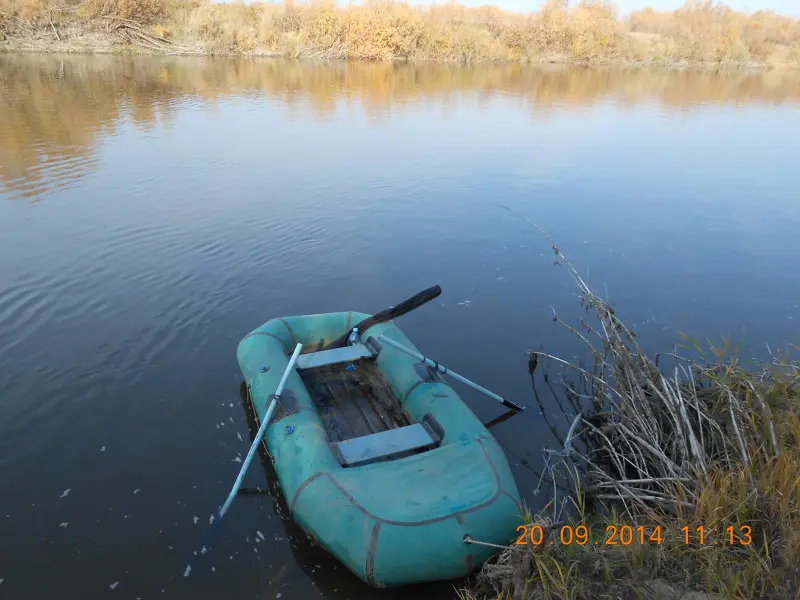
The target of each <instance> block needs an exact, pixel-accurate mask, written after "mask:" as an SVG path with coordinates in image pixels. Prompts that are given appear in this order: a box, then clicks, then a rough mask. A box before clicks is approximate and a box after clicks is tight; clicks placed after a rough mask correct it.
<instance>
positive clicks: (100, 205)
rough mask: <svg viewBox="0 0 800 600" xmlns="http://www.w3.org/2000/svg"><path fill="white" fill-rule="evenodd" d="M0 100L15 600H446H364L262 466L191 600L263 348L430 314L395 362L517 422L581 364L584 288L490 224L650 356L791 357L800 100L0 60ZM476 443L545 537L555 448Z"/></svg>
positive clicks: (658, 82) (778, 83)
mask: <svg viewBox="0 0 800 600" xmlns="http://www.w3.org/2000/svg"><path fill="white" fill-rule="evenodd" d="M0 91H1V92H2V93H0V473H2V476H0V598H3V599H5V598H10V599H17V598H20V599H28V598H30V599H33V598H78V597H80V598H115V597H119V598H131V599H135V598H142V599H150V598H187V599H188V598H191V599H193V600H198V599H201V598H221V597H226V598H269V599H271V598H277V597H279V595H280V597H281V598H289V599H291V598H299V599H303V600H305V599H313V598H330V599H336V600H341V599H344V598H402V597H408V596H411V595H413V596H414V597H419V598H425V597H428V598H442V597H448V596H451V595H452V589H453V583H445V584H440V585H428V586H420V587H417V588H411V589H401V590H389V591H373V590H370V589H368V588H366V587H365V586H364V585H362V584H361V583H360V582H359V581H358V580H357V579H356V578H355V577H353V576H351V575H350V574H349V573H347V572H346V571H345V570H344V569H343V568H342V567H340V566H338V564H337V563H336V562H335V561H334V560H332V559H330V558H329V557H327V556H326V555H325V554H324V553H323V552H321V551H319V550H317V549H315V548H314V547H313V546H312V545H311V544H310V543H309V542H308V540H307V539H306V538H305V537H304V536H303V535H302V534H301V533H300V532H298V530H297V529H296V528H295V527H293V526H292V524H291V523H290V522H288V521H287V520H286V519H285V517H284V514H285V512H284V511H285V506H282V504H281V501H280V495H279V494H277V493H276V490H275V487H274V477H273V475H272V473H271V472H270V470H269V467H268V465H267V464H265V463H264V462H263V461H262V462H258V463H256V464H255V465H254V466H253V468H252V470H251V472H250V473H249V474H248V476H247V478H246V483H245V485H247V486H253V487H254V486H267V485H271V486H272V487H271V489H272V491H273V496H274V497H273V496H247V497H242V498H239V499H238V500H237V501H236V503H235V504H234V507H233V508H232V510H231V512H230V513H229V514H228V516H227V517H226V520H225V523H224V526H223V528H222V529H221V531H220V533H219V537H218V538H217V539H216V541H215V544H214V546H213V547H212V551H211V552H210V553H209V554H208V555H206V556H203V557H202V560H199V561H197V563H196V566H195V568H194V570H193V572H192V573H191V575H190V576H189V577H187V578H184V577H183V573H184V571H185V568H186V565H187V562H188V561H189V558H190V557H191V556H192V553H193V552H194V551H196V550H198V544H199V542H200V540H201V538H202V536H203V534H204V533H205V532H206V530H207V529H208V523H209V516H210V515H211V513H212V512H213V511H214V510H215V508H217V507H218V506H219V505H220V504H221V503H222V501H223V500H224V497H225V495H226V493H227V491H228V489H229V486H230V484H231V483H232V481H233V479H234V477H235V476H236V473H237V471H238V468H239V466H240V463H238V462H236V461H237V459H238V458H239V457H243V456H244V454H245V453H246V451H247V447H248V439H249V438H248V420H247V419H248V417H247V411H246V410H245V407H244V405H243V403H242V399H241V396H240V383H241V376H240V373H239V370H238V365H237V363H236V359H235V350H236V345H237V342H238V341H239V339H240V338H241V337H242V336H244V335H245V334H246V333H247V332H248V331H250V330H251V329H253V328H254V327H256V326H258V325H259V324H261V323H262V322H264V321H266V320H267V319H269V318H272V317H275V316H281V315H293V314H304V313H313V312H327V311H339V310H359V311H365V312H374V311H378V310H381V309H383V308H385V307H387V306H390V305H392V304H395V303H396V302H398V301H399V300H401V299H403V298H405V297H407V296H409V295H411V294H413V293H415V292H417V291H419V290H421V289H423V288H426V287H429V286H431V285H433V284H437V283H438V284H440V285H441V286H442V288H443V289H444V293H443V295H442V296H441V298H439V299H438V300H437V301H435V302H433V303H431V304H430V305H428V306H426V307H425V308H423V309H420V310H419V311H417V312H415V313H412V314H410V315H408V316H406V317H404V318H403V319H402V320H401V326H402V328H403V329H404V331H405V332H406V333H407V335H408V336H409V337H410V338H411V339H413V340H414V341H415V342H416V343H417V345H418V346H419V347H420V348H422V349H423V350H424V351H425V352H426V353H427V354H428V355H430V356H431V357H433V358H435V359H437V360H439V361H440V362H442V363H443V364H445V365H447V366H449V367H450V368H453V369H455V370H456V371H458V372H460V373H462V374H464V375H467V376H469V377H471V378H473V379H474V380H476V381H478V382H479V383H481V384H483V385H485V386H486V387H488V388H490V389H493V390H496V391H497V392H499V393H502V394H504V395H506V396H508V397H510V398H513V399H515V400H517V401H519V402H522V403H531V402H532V398H531V392H530V379H529V377H528V372H527V355H526V352H527V351H528V350H529V349H531V348H539V347H544V348H545V349H546V350H547V351H549V352H552V353H555V354H559V355H561V356H564V357H565V358H572V357H575V356H578V355H579V354H580V352H581V351H582V350H581V347H580V344H579V343H578V342H576V340H575V339H574V338H573V337H572V336H571V335H570V334H569V333H568V332H566V331H565V330H564V329H563V328H561V327H559V325H558V324H555V323H553V322H552V310H553V309H555V310H556V311H557V312H558V314H559V315H560V316H561V317H563V318H565V319H567V320H571V321H572V322H573V323H576V322H577V319H578V317H579V316H580V315H581V314H582V312H581V308H580V306H579V303H578V299H577V297H576V292H575V289H574V287H573V285H572V284H571V282H570V280H569V278H568V277H567V275H566V273H565V271H564V269H563V268H562V267H558V266H554V265H553V255H552V251H551V249H550V243H549V241H548V240H546V239H544V238H543V237H542V236H540V235H539V234H538V233H537V232H535V231H534V230H532V229H531V227H530V226H529V225H527V224H526V223H525V222H523V221H522V220H521V219H519V218H518V217H517V216H515V215H514V214H513V213H511V212H509V211H508V210H506V209H505V208H502V206H506V207H508V208H511V209H512V210H513V211H516V212H518V213H521V214H523V215H525V216H526V217H527V218H529V219H531V220H532V221H535V222H536V223H538V224H539V225H541V226H542V227H544V228H545V229H547V230H548V232H549V233H550V234H551V235H552V236H553V237H554V239H556V240H557V242H558V244H559V245H560V247H561V248H562V250H563V251H564V252H566V253H567V254H568V255H569V256H570V257H571V258H572V260H573V261H574V263H575V264H576V265H577V266H578V267H579V268H580V269H581V272H582V273H583V274H584V275H585V276H586V278H587V281H589V283H590V284H591V285H593V286H594V287H595V288H596V289H598V290H599V291H601V292H602V293H603V294H606V293H607V294H608V296H609V297H610V298H611V299H612V300H613V302H614V304H615V306H616V308H617V313H618V314H619V315H620V316H621V317H622V318H623V320H624V321H625V322H627V323H628V324H629V325H631V326H632V327H634V328H635V330H636V331H637V333H638V335H639V339H640V341H641V342H642V343H643V344H644V345H645V346H646V347H647V348H649V349H652V350H654V351H655V350H664V349H670V348H671V346H672V344H674V343H675V342H676V341H678V340H679V331H685V332H687V333H690V334H692V335H694V336H696V337H700V338H703V337H712V338H715V339H719V336H722V335H729V336H731V338H732V339H733V340H734V341H738V340H741V341H742V342H743V345H744V348H745V353H746V354H748V356H750V355H752V356H755V357H763V356H764V355H765V354H766V345H767V344H768V345H769V347H770V348H776V347H780V346H781V345H782V344H785V343H786V342H788V341H795V342H796V341H797V337H798V327H799V326H800V308H799V307H798V303H800V293H798V292H800V283H798V281H799V280H798V278H797V276H796V262H797V257H798V256H800V236H798V235H797V231H798V229H800V202H798V199H799V198H800V197H799V196H798V190H800V174H799V173H798V168H797V164H798V163H797V156H798V152H797V137H798V132H800V79H798V78H797V77H796V76H791V75H784V74H780V73H770V74H766V75H763V74H728V75H718V74H709V73H668V72H663V71H662V72H658V71H643V70H639V71H620V70H608V69H600V70H587V69H562V68H550V69H534V68H520V67H475V68H471V67H469V68H468V67H445V66H437V65H423V66H411V65H385V64H364V63H359V64H346V63H300V62H288V61H277V60H276V61H270V60H260V61H256V60H253V61H249V60H215V59H178V58H153V57H121V56H98V57H86V56H39V55H0ZM501 205H502V206H501ZM551 307H552V308H551ZM457 389H458V390H459V391H460V392H463V397H464V399H465V401H466V402H467V403H468V404H469V405H470V406H471V408H472V409H473V410H474V411H475V412H476V414H477V415H478V416H479V417H480V418H481V419H483V420H485V421H490V420H492V419H495V418H496V417H498V416H499V415H500V414H502V412H503V411H502V409H501V408H500V407H499V406H497V405H495V404H493V403H492V402H491V401H489V400H486V399H484V398H482V397H480V396H477V395H475V394H473V393H469V392H467V391H466V390H464V389H463V388H460V387H459V388H457ZM545 408H546V410H545V415H538V416H540V417H544V416H549V417H550V418H551V419H554V420H556V421H558V419H559V415H558V414H557V410H556V408H555V407H545ZM492 433H493V434H494V435H495V436H496V437H497V439H498V440H499V441H500V443H501V444H502V445H503V446H504V448H506V450H507V452H508V458H509V461H510V463H511V465H512V468H513V469H514V473H515V476H516V478H517V482H518V485H519V488H520V490H521V492H522V494H523V495H524V496H525V497H526V499H527V500H528V502H529V503H530V504H531V505H532V506H534V507H536V506H541V504H542V503H543V502H544V501H545V499H544V498H543V495H542V494H538V495H537V494H536V493H535V490H536V487H537V483H538V478H537V476H536V474H535V470H536V469H537V468H539V467H540V466H541V462H542V461H541V450H542V448H543V447H544V446H545V445H547V444H551V443H553V439H552V436H551V434H550V433H549V429H548V427H547V426H546V424H545V422H544V419H543V418H542V419H536V418H528V419H521V418H514V419H509V420H506V421H503V422H502V423H500V424H498V425H497V426H495V427H493V429H492ZM262 458H263V457H262ZM320 510H322V511H324V510H326V507H324V506H321V507H320ZM330 517H331V518H332V519H335V518H336V515H335V514H331V515H330ZM513 533H514V532H509V536H511V535H513ZM262 538H263V539H262ZM455 583H456V584H457V583H458V582H455Z"/></svg>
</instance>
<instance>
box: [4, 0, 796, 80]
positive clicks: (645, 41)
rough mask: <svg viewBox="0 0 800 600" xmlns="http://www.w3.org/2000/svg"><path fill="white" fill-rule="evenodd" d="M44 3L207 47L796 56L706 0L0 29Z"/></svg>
mask: <svg viewBox="0 0 800 600" xmlns="http://www.w3.org/2000/svg"><path fill="white" fill-rule="evenodd" d="M54 11H55V13H56V14H58V15H59V18H60V19H61V20H62V21H64V20H65V19H68V18H72V19H78V20H82V22H83V23H84V25H86V26H89V25H90V24H91V23H92V22H95V23H96V22H97V21H98V20H100V21H102V20H103V19H106V20H107V19H108V18H109V17H119V18H124V19H129V20H132V21H136V22H137V23H140V24H147V25H150V26H152V27H153V28H152V30H151V31H152V32H153V33H154V34H155V35H157V36H158V37H169V38H170V39H175V40H180V41H181V43H182V44H184V45H192V47H196V48H197V49H198V51H201V52H205V53H212V54H261V55H280V56H287V57H291V58H327V59H366V60H392V59H396V60H431V61H453V62H460V63H471V62H481V61H482V62H486V61H502V62H508V61H510V62H541V61H571V62H588V63H599V62H631V61H656V62H663V63H676V62H677V63H690V64H697V63H702V64H717V65H719V64H724V65H733V64H738V65H750V64H755V63H758V64H760V65H769V66H778V65H788V66H795V67H797V66H800V21H798V20H796V19H792V18H790V17H784V16H780V15H777V14H774V13H771V12H768V11H759V12H756V13H754V14H745V13H742V12H737V11H734V10H732V9H731V8H729V7H727V6H725V5H722V4H713V3H712V2H711V0H703V1H700V0H689V1H688V2H687V3H686V4H685V5H684V6H683V7H682V8H680V9H678V10H675V11H672V12H658V11H655V10H653V9H645V10H642V11H639V12H636V13H633V14H632V15H630V16H629V17H628V18H626V19H622V18H621V17H620V16H619V14H618V12H617V10H616V8H615V7H614V5H613V4H611V3H610V2H606V1H604V0H583V1H581V2H569V1H568V0H548V1H547V2H546V3H545V4H544V5H543V6H542V7H541V8H539V10H537V11H534V12H531V13H529V14H516V13H508V12H503V11H501V10H499V9H497V8H494V7H491V6H484V7H480V8H467V7H464V6H461V5H459V4H456V3H454V2H449V3H446V4H434V5H431V6H427V7H426V6H419V5H411V4H409V3H407V2H404V1H403V0H365V1H364V2H363V3H353V4H348V5H346V6H343V5H341V4H337V3H336V2H334V1H333V0H309V1H307V2H300V1H295V0H285V1H284V2H283V3H262V2H253V3H249V4H243V3H241V2H238V3H236V2H234V3H214V2H209V1H207V0H83V1H81V0H66V1H65V0H6V1H5V2H4V4H3V7H2V8H1V9H0V31H1V32H2V35H3V36H5V37H6V38H14V37H16V36H20V35H26V34H28V35H30V33H31V31H32V30H33V31H36V30H42V31H44V32H47V31H48V25H49V24H50V23H51V22H52V19H53V14H54ZM56 24H57V23H56ZM106 24H107V23H106V21H103V22H102V23H101V25H106ZM58 37H59V40H60V36H58ZM125 41H126V42H131V41H132V40H129V39H126V40H125ZM133 41H134V42H135V40H133ZM144 45H145V46H146V44H144ZM149 49H150V50H153V48H149Z"/></svg>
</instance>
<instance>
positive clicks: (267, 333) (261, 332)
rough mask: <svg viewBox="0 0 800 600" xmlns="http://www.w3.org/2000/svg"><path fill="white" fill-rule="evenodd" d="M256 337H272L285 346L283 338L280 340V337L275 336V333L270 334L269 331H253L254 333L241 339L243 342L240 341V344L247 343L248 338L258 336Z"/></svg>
mask: <svg viewBox="0 0 800 600" xmlns="http://www.w3.org/2000/svg"><path fill="white" fill-rule="evenodd" d="M256 335H266V336H267V337H271V338H273V339H276V340H278V341H279V342H280V343H281V345H283V340H282V339H281V338H279V337H278V336H277V335H275V334H274V333H269V332H267V331H253V332H252V333H248V334H247V335H246V336H244V337H243V338H242V339H241V341H240V342H239V343H240V344H241V343H242V342H243V341H245V340H246V339H247V338H250V337H254V336H256Z"/></svg>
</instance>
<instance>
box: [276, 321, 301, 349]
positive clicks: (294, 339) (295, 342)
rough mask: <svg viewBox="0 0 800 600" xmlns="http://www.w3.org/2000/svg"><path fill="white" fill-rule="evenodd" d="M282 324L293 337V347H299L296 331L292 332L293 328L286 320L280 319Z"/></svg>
mask: <svg viewBox="0 0 800 600" xmlns="http://www.w3.org/2000/svg"><path fill="white" fill-rule="evenodd" d="M278 321H280V322H281V323H283V325H284V327H286V331H288V332H289V335H290V336H292V346H297V338H296V337H295V335H294V331H293V330H292V326H291V325H289V323H288V321H287V320H286V319H278Z"/></svg>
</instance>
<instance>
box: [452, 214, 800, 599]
mask: <svg viewBox="0 0 800 600" xmlns="http://www.w3.org/2000/svg"><path fill="white" fill-rule="evenodd" d="M534 226H535V225H534ZM540 231H541V230H540ZM553 249H554V252H555V254H556V257H557V261H558V263H559V264H562V265H564V266H565V267H566V268H567V270H568V271H569V273H570V274H571V276H572V278H573V279H574V281H575V282H576V284H577V286H578V288H579V290H580V295H581V300H582V302H583V303H584V306H585V308H586V309H587V311H588V314H590V315H594V316H595V317H596V319H595V320H594V321H592V322H590V321H589V319H581V321H580V326H578V327H573V326H571V325H569V324H567V323H565V322H563V321H560V319H559V317H558V316H556V317H555V320H558V321H560V322H561V323H562V324H564V325H565V326H566V327H567V329H568V330H569V331H570V332H572V333H573V334H574V335H576V336H577V337H578V339H579V340H580V343H582V344H586V345H587V347H588V348H589V350H590V353H591V355H592V357H593V365H592V366H591V367H581V366H579V365H574V364H570V363H569V362H567V361H564V360H562V359H560V358H558V357H555V356H551V355H548V354H546V353H542V352H538V353H533V354H532V355H531V371H532V372H534V371H535V370H536V369H537V366H538V365H539V364H540V363H548V366H549V367H556V366H557V367H563V368H565V369H566V370H567V372H568V373H570V374H571V375H572V376H569V375H567V374H565V373H564V372H563V370H562V371H561V372H560V373H559V374H558V375H556V376H555V377H553V373H552V372H550V371H552V368H549V369H548V373H547V378H546V381H547V382H548V386H549V389H550V390H551V393H553V394H555V396H556V400H557V401H559V405H560V406H562V407H563V410H564V412H565V413H568V415H569V418H568V422H569V423H571V425H570V427H569V431H567V433H566V434H565V435H563V436H562V438H561V439H562V440H563V445H562V447H560V448H558V449H548V450H545V456H546V464H547V468H546V475H545V476H544V480H545V481H546V482H547V483H549V484H550V486H551V489H552V490H553V497H552V499H551V501H550V502H549V503H548V505H547V506H546V507H544V509H542V510H541V511H539V512H538V514H536V515H531V514H528V515H526V520H527V522H528V523H530V524H536V525H539V526H540V527H542V531H544V532H546V533H549V536H550V537H549V538H548V537H547V536H546V537H545V543H542V544H540V545H534V544H532V543H529V544H528V545H524V546H520V545H512V546H509V548H508V549H507V550H505V551H504V552H503V553H502V554H501V555H500V557H499V559H498V560H497V561H495V562H492V563H489V564H487V565H485V567H484V569H483V571H482V574H481V576H480V585H479V586H478V588H477V590H473V591H467V590H465V591H463V592H462V597H463V598H478V597H498V598H504V599H508V600H512V599H513V600H530V599H539V598H575V599H578V598H587V599H588V598H600V597H614V598H616V597H644V596H647V595H650V596H655V597H656V598H678V597H683V598H687V597H691V598H697V599H699V598H705V599H707V598H717V597H721V598H757V597H759V598H776V599H777V598H782V599H783V598H798V597H800V560H799V559H800V533H798V532H799V531H800V364H798V363H797V362H793V361H791V360H789V358H788V357H777V356H775V357H773V359H772V361H771V362H770V363H769V364H766V365H763V366H759V367H758V368H754V369H747V368H745V366H744V365H743V364H742V363H741V362H740V361H739V359H738V358H737V356H736V355H735V353H732V351H731V348H730V347H728V346H727V345H726V346H723V347H721V348H717V347H714V346H713V345H712V346H711V350H710V352H709V353H708V354H707V355H704V354H701V357H700V358H698V359H694V360H689V359H686V358H684V357H682V356H680V355H678V354H675V353H670V354H665V355H661V356H659V357H658V359H657V360H652V359H650V358H649V357H648V356H647V354H646V353H645V352H644V350H643V349H642V348H641V347H640V346H639V345H638V343H637V342H636V338H635V336H634V334H633V333H632V332H631V331H630V330H629V329H627V328H626V327H625V325H624V324H623V323H622V322H621V320H620V319H619V318H618V317H617V315H616V313H615V312H614V310H613V309H612V308H611V307H610V305H609V304H608V303H607V302H606V301H604V300H602V299H601V298H599V297H598V296H597V295H596V294H594V292H592V290H591V289H590V288H589V287H588V286H587V285H586V283H585V281H584V280H583V278H582V277H581V276H580V275H579V274H578V272H577V270H576V269H575V268H574V267H573V266H572V264H571V263H570V262H569V260H568V259H567V258H566V257H565V256H564V255H563V253H562V252H561V250H560V249H559V248H558V247H557V246H556V245H555V244H553ZM687 340H688V338H687ZM688 341H689V346H690V347H692V348H693V349H695V350H697V351H700V352H702V351H703V349H702V347H701V346H700V345H699V344H697V343H696V342H694V341H691V340H688ZM664 359H668V361H669V362H671V366H670V368H666V367H665V366H664V364H663V361H664ZM659 362H662V364H661V365H660V366H659ZM534 392H535V395H536V399H537V401H541V397H540V395H539V391H538V390H537V389H536V386H534ZM542 406H543V405H542ZM543 414H544V415H546V414H547V413H546V412H545V411H544V410H543ZM543 418H547V417H546V416H545V417H543ZM564 490H566V491H567V493H566V494H565V493H563V492H564ZM581 525H582V526H585V527H586V528H587V529H586V531H585V533H586V538H587V539H586V543H584V544H579V543H577V539H578V538H577V537H574V536H575V534H576V532H577V531H578V527H579V526H581ZM625 526H627V527H630V530H629V532H632V533H633V535H632V538H631V537H629V538H628V541H629V543H625V542H624V541H623V540H624V537H623V535H622V534H621V533H620V532H621V530H622V529H623V527H625ZM699 527H702V528H703V531H702V535H703V539H701V537H700V536H701V532H700V531H699V530H698V528H699ZM684 528H685V529H684ZM615 530H616V531H617V532H618V536H617V537H612V535H613V533H614V531H615ZM562 532H566V535H564V536H563V537H562V535H561V534H562ZM590 532H591V533H590ZM581 533H584V531H583V530H581ZM687 536H688V537H687ZM547 539H550V540H553V539H555V540H556V543H555V544H553V545H550V544H549V543H547V541H546V540H547ZM565 539H567V540H569V539H573V540H575V541H573V542H572V543H565V542H564V540H565ZM609 539H612V540H613V541H616V542H617V543H616V544H607V543H606V542H607V540H609Z"/></svg>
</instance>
